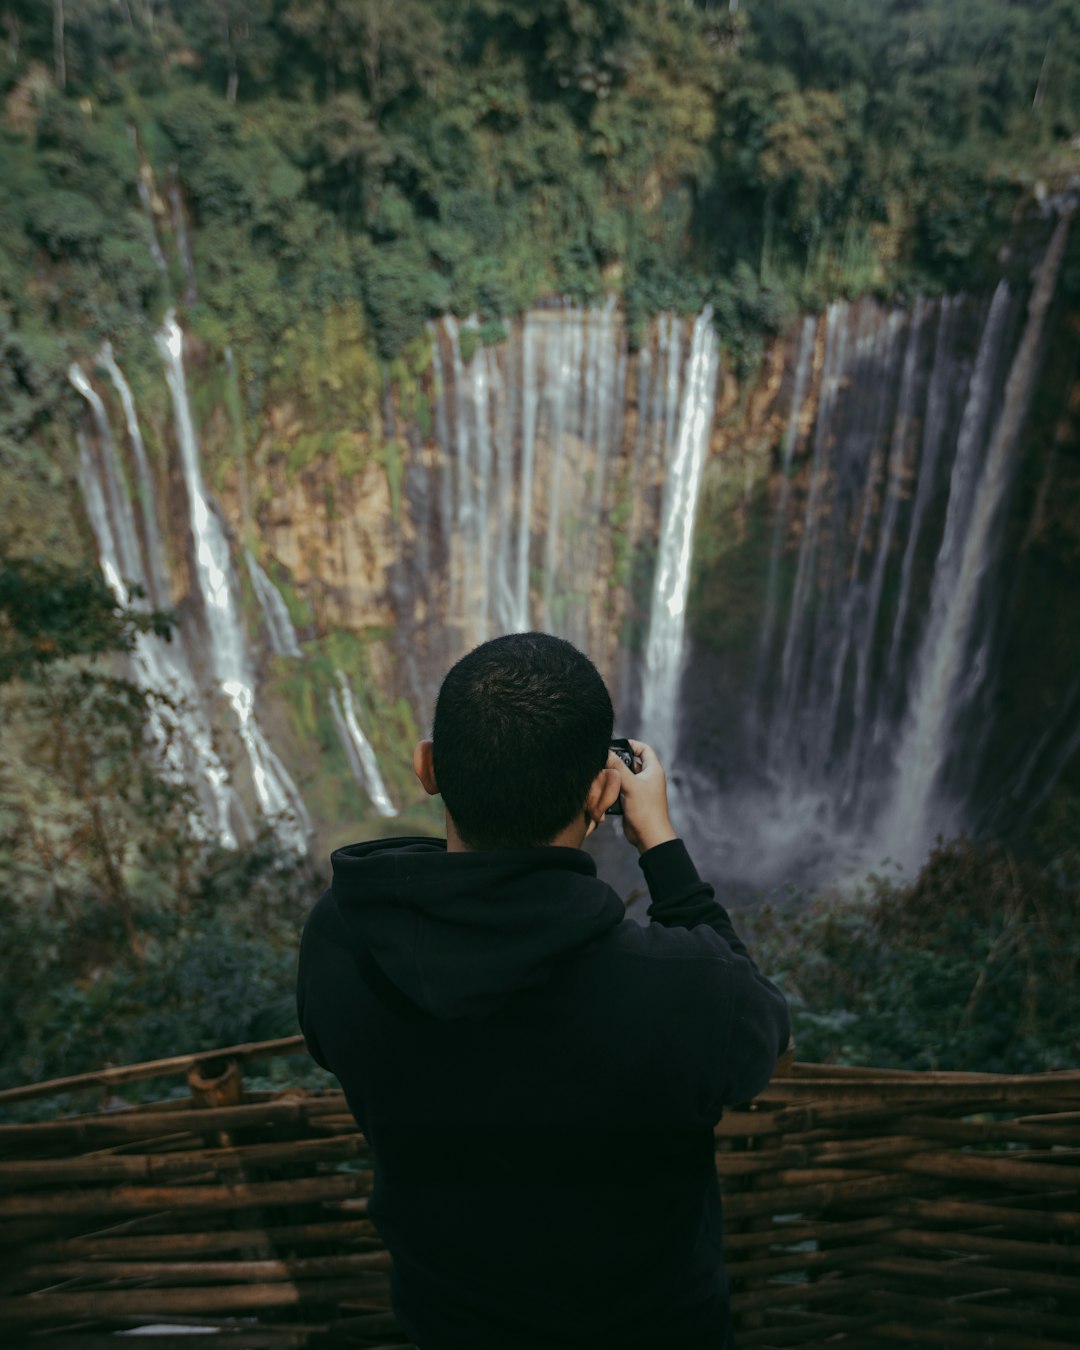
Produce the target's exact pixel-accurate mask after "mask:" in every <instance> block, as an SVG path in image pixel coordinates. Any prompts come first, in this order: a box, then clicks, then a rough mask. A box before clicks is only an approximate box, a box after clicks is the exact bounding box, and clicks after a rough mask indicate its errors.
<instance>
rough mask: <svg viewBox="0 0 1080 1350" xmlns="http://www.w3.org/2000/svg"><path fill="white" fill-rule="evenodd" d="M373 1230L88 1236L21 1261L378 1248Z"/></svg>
mask: <svg viewBox="0 0 1080 1350" xmlns="http://www.w3.org/2000/svg"><path fill="white" fill-rule="evenodd" d="M378 1241H379V1237H378V1234H377V1233H376V1231H375V1225H374V1224H373V1223H371V1222H370V1221H369V1220H367V1219H346V1220H339V1221H338V1222H336V1223H307V1224H290V1225H283V1226H279V1227H275V1228H228V1229H222V1230H221V1231H219V1232H210V1233H142V1234H133V1235H131V1236H129V1237H109V1236H100V1235H98V1234H87V1235H86V1236H84V1237H75V1238H62V1239H60V1240H59V1241H53V1242H41V1243H36V1244H35V1245H33V1246H32V1247H29V1248H28V1249H27V1250H26V1251H25V1253H24V1256H25V1258H26V1259H28V1260H33V1261H65V1260H73V1259H76V1258H78V1257H81V1256H93V1257H96V1258H102V1259H116V1260H120V1261H122V1260H124V1259H125V1258H126V1257H133V1256H138V1255H140V1254H141V1255H143V1256H146V1257H182V1256H198V1255H200V1254H211V1253H215V1252H228V1251H239V1250H241V1249H243V1248H247V1247H254V1248H257V1247H266V1248H268V1249H270V1250H273V1249H275V1248H291V1247H293V1246H302V1245H306V1244H308V1243H315V1242H318V1243H328V1244H333V1245H336V1246H346V1245H350V1246H351V1245H352V1244H354V1243H357V1242H364V1243H368V1242H378Z"/></svg>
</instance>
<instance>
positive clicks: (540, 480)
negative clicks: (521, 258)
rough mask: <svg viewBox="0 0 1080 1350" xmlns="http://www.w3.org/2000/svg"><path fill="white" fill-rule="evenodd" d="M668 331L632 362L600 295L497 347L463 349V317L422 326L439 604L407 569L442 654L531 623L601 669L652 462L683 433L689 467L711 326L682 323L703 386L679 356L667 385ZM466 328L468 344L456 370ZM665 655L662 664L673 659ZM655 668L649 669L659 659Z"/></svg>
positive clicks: (423, 508)
mask: <svg viewBox="0 0 1080 1350" xmlns="http://www.w3.org/2000/svg"><path fill="white" fill-rule="evenodd" d="M682 331H683V323H682V321H681V320H677V319H675V318H674V317H673V316H664V317H663V319H662V320H661V326H660V328H659V329H658V330H657V331H656V332H654V333H652V334H650V343H649V344H647V345H646V346H645V347H644V348H643V349H642V351H641V352H640V353H638V355H637V357H636V358H632V357H631V355H630V353H629V352H628V348H627V341H626V335H625V332H624V330H623V325H622V319H621V316H620V314H619V313H618V311H617V309H616V306H615V304H614V302H613V300H609V301H608V302H607V303H606V304H605V305H604V306H602V307H597V308H594V309H591V310H581V309H577V308H575V307H573V306H570V305H563V306H560V307H557V308H552V309H546V310H537V311H533V312H531V313H530V314H528V315H527V316H526V317H525V319H524V320H523V322H522V324H521V325H520V326H519V327H515V328H514V329H513V330H512V331H511V334H510V336H509V340H508V341H506V342H504V343H500V344H498V345H497V346H484V345H482V344H479V343H478V341H477V339H478V337H479V333H478V331H477V326H476V323H475V320H467V321H466V322H465V323H464V324H462V325H460V326H459V324H458V323H457V321H456V320H454V319H453V318H446V319H444V320H443V321H442V323H441V325H439V326H438V327H435V326H433V327H432V328H431V329H430V330H429V332H430V334H431V337H432V342H433V347H434V357H433V375H434V380H433V383H434V395H435V417H434V430H435V439H436V442H437V447H438V460H437V464H436V466H435V468H434V472H435V473H436V474H437V475H438V483H437V486H434V487H432V486H427V487H425V489H424V491H423V492H422V493H421V492H420V490H419V489H417V490H416V493H415V496H416V499H417V500H416V505H417V508H418V510H419V512H420V513H421V517H422V518H421V519H419V520H417V521H416V524H417V528H418V530H419V529H423V528H425V527H426V529H427V531H428V532H429V533H430V534H431V535H436V534H437V535H439V536H441V538H442V540H443V541H444V550H445V555H446V558H447V573H448V576H447V583H446V592H445V594H446V597H447V599H446V603H445V605H444V606H441V607H440V606H438V597H437V596H436V595H435V594H434V592H433V591H432V589H431V581H430V578H426V577H423V576H420V575H418V576H417V577H416V578H415V585H416V587H417V589H418V590H420V592H421V593H424V594H427V595H428V596H429V599H430V603H431V605H432V606H433V607H435V608H436V609H437V610H438V611H439V612H443V613H448V616H449V621H450V624H451V625H453V628H454V631H455V633H456V638H457V641H456V643H455V651H454V652H452V653H450V655H451V656H452V655H460V653H461V652H462V651H464V650H466V649H467V648H468V647H470V646H472V645H474V644H475V643H478V642H481V641H483V640H484V639H485V638H488V637H491V636H494V635H495V634H497V633H502V632H514V631H519V632H520V631H523V630H525V629H528V628H530V627H533V626H539V627H543V628H545V629H546V630H547V631H549V632H554V633H558V634H560V635H561V636H564V637H567V638H569V639H570V640H571V641H574V642H575V643H577V645H579V646H580V647H582V648H584V649H585V650H587V651H590V652H591V653H592V654H593V655H594V656H595V657H596V659H598V660H600V661H601V663H604V662H607V663H608V664H609V665H610V666H611V667H614V666H616V665H617V662H618V658H619V651H618V649H619V632H618V629H619V622H620V619H619V617H618V616H617V614H616V613H615V610H614V605H615V604H616V603H620V604H621V603H622V599H621V598H618V599H616V597H617V596H619V594H620V592H619V589H618V588H620V587H623V588H624V587H625V585H626V582H625V580H620V581H618V582H617V583H616V581H615V579H614V577H613V573H614V572H615V571H616V570H617V565H618V557H619V556H622V557H623V559H624V562H623V564H622V566H624V567H625V566H626V565H627V563H628V562H629V563H634V562H636V560H637V558H638V555H639V554H640V553H641V551H642V546H643V545H644V546H649V547H651V545H649V541H650V538H655V532H656V529H657V526H658V515H659V502H658V492H657V490H656V488H657V485H659V484H660V483H662V482H663V480H664V477H665V473H666V469H665V465H667V464H668V463H670V462H671V461H672V460H673V459H674V458H675V456H676V452H677V447H678V446H679V445H680V444H681V443H682V440H685V447H684V448H685V451H686V453H688V454H691V457H693V456H695V455H696V456H697V460H696V461H695V462H696V463H697V468H698V471H700V463H701V459H702V457H703V455H704V451H705V448H706V445H707V441H708V431H709V427H710V426H711V420H712V415H711V408H706V405H707V404H708V403H709V400H711V398H712V397H713V390H714V386H715V375H716V357H715V345H714V339H713V338H712V336H711V325H710V324H709V323H708V321H707V320H703V319H699V320H698V322H697V324H696V325H695V330H694V331H695V335H696V337H695V340H696V342H697V344H698V347H703V346H704V347H707V348H708V353H707V354H706V355H705V356H704V357H703V358H702V359H704V360H705V362H706V366H707V367H708V368H709V369H708V370H707V371H706V372H705V382H706V384H707V385H708V391H707V392H706V390H705V387H704V385H702V382H701V379H700V378H699V377H698V376H695V375H693V373H692V371H691V366H692V364H693V360H688V361H687V363H686V364H687V370H688V372H690V373H688V374H687V377H686V379H685V381H684V379H683V365H684V356H683V343H682ZM466 334H468V335H469V339H470V343H471V345H472V346H473V348H474V350H473V352H472V355H471V358H470V360H469V361H467V362H466V361H465V360H464V359H463V356H462V350H463V345H464V339H465V335H466ZM652 343H655V348H654V347H653V345H651V344H652ZM695 359H696V358H695ZM710 363H711V364H710ZM653 370H655V377H653V376H652V371H653ZM635 379H636V386H635V387H636V399H637V411H636V416H635V417H634V419H633V422H632V424H631V423H630V422H628V419H627V391H628V389H629V388H630V387H631V385H633V384H634V381H635ZM696 400H698V401H699V402H698V401H696ZM631 425H632V427H633V430H632V436H633V439H632V441H631V442H630V443H629V444H628V443H627V438H628V431H629V429H630V427H631ZM695 428H696V430H695ZM680 438H682V440H681V439H680ZM631 459H632V462H633V469H632V471H630V470H629V465H630V462H631ZM680 472H682V470H680ZM691 477H692V475H691ZM643 480H644V481H643ZM688 481H689V480H688ZM694 490H695V492H696V488H695V489H694ZM435 503H438V504H439V505H438V515H437V517H436V515H435V514H434V509H435V508H434V504H435ZM687 507H688V508H689V516H687V513H686V512H687ZM692 515H693V500H686V501H683V502H682V503H681V505H678V506H677V507H676V509H675V512H674V515H673V517H672V519H673V522H674V524H673V528H674V529H676V530H677V529H681V528H682V527H683V526H684V525H686V527H687V529H689V525H687V520H689V521H690V524H692ZM673 537H674V536H673ZM685 543H686V547H687V548H688V547H689V533H687V535H686V539H685ZM430 545H431V540H430V539H429V540H428V546H429V549H430ZM686 561H688V555H687V556H686V558H684V559H683V562H684V563H685V562H686ZM684 580H685V578H684ZM684 600H685V597H684ZM684 600H683V602H680V603H684ZM672 641H677V639H676V638H672ZM661 645H662V644H661ZM656 650H657V653H659V651H660V646H657V647H656ZM670 659H671V661H673V662H674V663H676V666H677V662H678V653H677V652H672V653H671V655H670ZM656 668H657V670H662V669H664V660H663V659H661V658H660V656H659V655H657V666H656Z"/></svg>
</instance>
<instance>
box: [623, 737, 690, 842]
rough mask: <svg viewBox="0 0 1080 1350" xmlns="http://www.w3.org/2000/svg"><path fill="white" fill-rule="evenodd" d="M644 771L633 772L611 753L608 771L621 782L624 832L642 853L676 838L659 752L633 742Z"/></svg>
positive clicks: (665, 778)
mask: <svg viewBox="0 0 1080 1350" xmlns="http://www.w3.org/2000/svg"><path fill="white" fill-rule="evenodd" d="M630 744H631V746H632V747H633V751H634V754H635V755H637V757H638V759H640V760H641V768H640V769H639V770H638V772H637V773H633V772H632V771H631V770H630V769H628V768H627V766H626V765H625V764H624V763H623V761H622V760H621V759H620V758H619V756H618V755H616V754H614V753H611V752H609V754H608V768H609V769H615V770H616V771H617V773H618V775H619V778H620V780H621V782H622V809H623V833H624V834H625V835H626V837H627V839H628V840H629V841H630V843H631V844H633V846H634V847H635V848H636V849H637V851H638V852H639V853H645V852H646V851H647V850H648V849H650V848H655V847H656V846H657V844H666V843H667V842H668V840H669V839H677V838H678V835H676V833H675V831H674V829H673V828H672V825H671V818H670V817H669V815H668V804H667V775H666V774H665V773H664V766H663V765H662V764H661V763H660V761H659V759H658V758H657V757H656V751H655V750H654V749H653V748H652V746H651V745H646V744H645V743H644V741H634V740H632V741H631V742H630Z"/></svg>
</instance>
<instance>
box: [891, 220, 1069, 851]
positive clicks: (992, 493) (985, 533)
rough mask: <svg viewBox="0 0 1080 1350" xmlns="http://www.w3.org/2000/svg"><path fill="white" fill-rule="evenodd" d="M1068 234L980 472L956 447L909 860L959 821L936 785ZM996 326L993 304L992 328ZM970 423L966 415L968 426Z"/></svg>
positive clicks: (906, 798)
mask: <svg viewBox="0 0 1080 1350" xmlns="http://www.w3.org/2000/svg"><path fill="white" fill-rule="evenodd" d="M1068 230H1069V222H1068V219H1067V218H1066V219H1062V220H1060V221H1059V222H1058V224H1057V226H1056V228H1055V230H1054V235H1053V238H1052V239H1051V241H1050V245H1049V247H1048V249H1047V251H1046V255H1045V257H1044V258H1043V260H1042V263H1041V264H1040V266H1039V269H1038V272H1037V274H1036V279H1035V286H1034V290H1033V292H1032V295H1031V300H1030V302H1029V305H1028V315H1027V323H1026V325H1025V328H1024V332H1023V336H1022V338H1021V340H1020V345H1019V347H1018V349H1017V352H1016V356H1015V357H1014V359H1013V362H1012V367H1011V369H1010V371H1009V377H1008V381H1007V383H1006V386H1005V394H1004V400H1003V403H1002V407H1001V411H1000V413H999V415H998V419H997V425H996V426H995V428H994V430H993V434H992V436H991V440H990V444H989V448H988V449H987V451H986V454H985V458H984V459H983V462H982V464H981V466H980V467H979V468H978V469H977V470H976V469H975V467H974V466H973V465H972V464H971V462H970V460H971V456H969V455H968V454H966V451H967V449H968V446H967V445H966V444H965V445H964V446H962V447H961V448H960V449H958V451H957V460H956V464H955V466H954V470H953V483H952V490H951V495H950V499H949V515H948V518H947V520H946V526H945V537H944V540H943V542H942V547H941V552H940V553H939V555H938V561H937V566H936V569H935V574H934V581H933V586H932V593H931V603H930V619H929V622H928V625H927V631H926V635H925V637H924V639H923V643H922V650H921V654H920V656H919V659H918V662H917V664H916V676H915V681H914V686H913V691H912V694H911V700H910V704H909V713H908V717H907V721H906V724H905V727H904V730H903V735H902V738H901V742H900V748H899V751H898V753H897V777H896V784H895V787H894V790H893V807H892V809H891V810H890V811H889V812H888V814H887V817H886V819H887V827H886V828H887V838H888V840H889V843H890V851H891V852H892V853H893V855H894V856H896V857H899V858H901V859H902V860H904V861H907V862H909V863H913V862H916V861H918V859H919V856H920V854H921V851H922V849H924V848H925V846H926V843H927V842H928V840H929V838H930V836H931V833H932V832H935V833H936V832H937V831H938V830H944V831H945V832H948V831H949V830H951V829H954V828H955V826H956V824H957V823H958V822H957V821H956V820H955V819H950V810H953V809H954V807H953V804H952V803H949V802H947V801H944V800H942V796H941V791H940V779H941V775H942V771H943V768H944V766H945V762H946V759H947V757H948V753H949V750H950V748H951V738H950V735H949V733H950V730H951V728H952V726H953V725H954V723H955V720H956V716H957V712H958V707H957V705H958V701H959V700H960V699H961V697H962V695H966V696H967V697H970V695H971V693H972V692H973V690H972V685H971V683H970V682H969V683H968V685H967V688H966V689H964V685H965V680H964V675H965V669H964V655H965V652H966V651H967V649H968V644H969V638H970V636H971V632H972V627H973V624H974V622H975V614H976V607H977V603H978V599H979V594H980V582H981V580H982V577H983V575H984V573H985V571H986V568H987V566H988V562H989V559H990V553H991V549H990V540H991V533H992V530H993V526H994V522H995V520H996V519H997V517H998V514H999V512H1000V509H1001V505H1002V502H1003V500H1004V497H1005V494H1006V492H1007V489H1008V485H1009V481H1010V479H1011V477H1012V469H1013V459H1014V456H1013V450H1014V447H1015V445H1016V441H1017V439H1018V436H1019V433H1020V429H1021V426H1022V425H1023V421H1024V418H1025V417H1026V416H1027V410H1028V406H1029V404H1030V402H1031V395H1032V390H1033V387H1034V381H1035V376H1036V373H1037V369H1038V357H1039V352H1040V349H1041V346H1042V337H1043V329H1044V327H1045V323H1046V314H1047V310H1048V309H1049V307H1050V303H1051V301H1052V299H1053V294H1054V287H1055V285H1056V283H1057V278H1058V273H1059V271H1060V270H1061V263H1062V259H1063V257H1064V254H1065V243H1066V240H1067V238H1068ZM1003 294H1005V283H1004V282H1002V283H1001V286H999V288H998V293H997V294H996V295H995V297H994V305H995V306H998V307H999V308H1002V307H1003V304H1002V301H1001V297H1002V295H1003ZM993 327H994V309H993V307H992V308H991V319H990V320H989V321H988V323H987V332H988V333H989V332H990V331H992V329H993ZM981 356H982V353H981V352H980V357H981ZM984 369H985V367H984V365H983V364H982V363H981V362H980V364H978V365H977V367H976V375H975V377H974V378H973V380H972V389H973V391H975V393H976V394H977V395H981V393H982V390H981V388H980V387H979V380H980V376H981V375H982V374H983V373H984ZM971 420H972V422H975V421H976V420H979V421H985V418H984V417H982V415H981V414H980V415H979V416H978V418H976V415H974V414H973V416H972V419H971ZM967 426H968V418H967V416H966V415H965V429H966V428H967ZM954 496H955V498H956V501H957V506H958V509H957V511H956V512H955V517H956V518H958V519H962V520H963V522H964V524H963V534H962V536H961V534H960V529H961V526H960V525H959V523H954V511H953V497H954Z"/></svg>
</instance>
